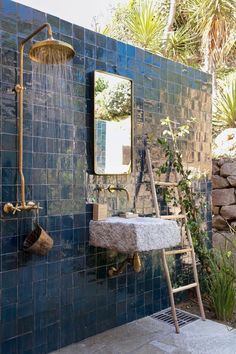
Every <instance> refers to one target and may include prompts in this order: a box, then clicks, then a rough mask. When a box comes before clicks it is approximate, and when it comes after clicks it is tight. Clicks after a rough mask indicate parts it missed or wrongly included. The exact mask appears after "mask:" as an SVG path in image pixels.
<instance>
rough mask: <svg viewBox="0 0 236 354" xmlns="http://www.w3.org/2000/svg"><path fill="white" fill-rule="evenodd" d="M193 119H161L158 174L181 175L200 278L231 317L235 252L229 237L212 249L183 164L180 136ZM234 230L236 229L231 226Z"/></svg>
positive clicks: (235, 298)
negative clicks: (223, 244)
mask: <svg viewBox="0 0 236 354" xmlns="http://www.w3.org/2000/svg"><path fill="white" fill-rule="evenodd" d="M192 122H193V120H188V121H187V124H186V125H182V126H180V127H179V128H178V129H174V124H175V123H174V122H172V121H171V120H170V119H169V118H166V119H164V120H162V125H163V126H165V127H166V129H165V130H164V132H163V135H164V136H163V138H161V139H159V140H158V141H159V144H160V145H161V147H162V149H163V150H164V152H165V157H166V161H165V162H164V164H162V165H161V166H160V168H159V170H158V173H159V175H160V174H162V173H170V172H171V171H173V169H175V170H176V171H177V173H178V175H179V177H180V181H179V189H180V190H181V192H182V198H181V199H180V203H181V205H182V206H183V207H184V209H185V211H186V213H187V219H188V223H187V227H188V228H189V230H190V232H191V235H192V238H193V243H194V248H195V251H196V255H197V257H198V259H199V261H200V263H201V269H200V270H201V277H200V282H201V285H202V287H203V288H204V290H205V292H206V295H207V297H208V300H209V303H210V306H211V307H212V309H213V311H214V312H215V315H216V317H217V318H218V319H219V320H230V319H231V317H232V315H233V311H234V309H235V306H236V286H235V282H236V273H235V267H234V260H233V255H232V252H230V251H228V250H227V245H228V243H229V242H230V243H231V245H232V246H233V247H235V244H234V242H233V241H231V240H228V239H227V240H226V250H225V251H220V250H217V249H214V250H209V249H208V248H207V245H206V232H205V231H204V229H203V227H202V224H203V220H202V215H201V205H202V204H201V201H200V202H199V196H198V195H197V193H196V192H194V191H193V189H192V188H191V171H190V170H188V169H186V168H184V164H183V160H182V155H181V152H180V150H179V148H178V139H179V138H180V137H181V138H183V137H184V136H186V135H188V134H189V132H190V126H191V124H192ZM166 200H167V201H171V200H172V203H173V201H174V203H176V204H177V201H176V197H175V194H174V193H173V192H172V191H171V190H170V193H169V194H168V192H166ZM231 232H234V233H235V230H233V229H232V228H231Z"/></svg>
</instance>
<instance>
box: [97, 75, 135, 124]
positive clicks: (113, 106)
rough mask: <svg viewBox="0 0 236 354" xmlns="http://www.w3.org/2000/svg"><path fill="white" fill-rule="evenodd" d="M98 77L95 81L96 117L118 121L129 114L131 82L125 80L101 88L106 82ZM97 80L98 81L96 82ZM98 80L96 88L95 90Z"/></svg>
mask: <svg viewBox="0 0 236 354" xmlns="http://www.w3.org/2000/svg"><path fill="white" fill-rule="evenodd" d="M99 79H100V78H98V79H97V80H96V83H95V95H96V98H95V100H96V106H95V116H96V118H97V119H102V120H114V121H119V120H121V119H123V118H127V116H130V115H131V83H130V81H128V80H127V82H126V81H124V80H122V82H118V83H117V84H115V85H114V86H113V87H110V88H109V87H107V88H104V89H103V90H101V89H102V88H103V87H104V86H105V84H107V86H108V83H106V81H105V80H103V79H101V80H99ZM98 80H99V82H98ZM97 82H98V90H97Z"/></svg>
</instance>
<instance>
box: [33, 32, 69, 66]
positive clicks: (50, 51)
mask: <svg viewBox="0 0 236 354" xmlns="http://www.w3.org/2000/svg"><path fill="white" fill-rule="evenodd" d="M74 55H75V50H74V48H73V47H72V46H71V45H70V44H69V43H66V42H62V41H59V40H57V39H53V38H49V39H46V40H44V41H40V42H37V43H35V44H33V45H32V47H31V49H30V51H29V57H30V59H31V60H33V61H35V62H37V63H40V64H63V63H66V62H67V61H68V60H70V59H72V58H73V57H74Z"/></svg>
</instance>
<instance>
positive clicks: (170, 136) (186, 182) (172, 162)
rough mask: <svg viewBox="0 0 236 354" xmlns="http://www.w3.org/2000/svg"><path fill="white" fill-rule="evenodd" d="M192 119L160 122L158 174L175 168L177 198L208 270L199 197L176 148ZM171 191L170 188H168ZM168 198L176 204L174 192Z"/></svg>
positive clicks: (196, 247) (207, 255)
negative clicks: (180, 122)
mask: <svg viewBox="0 0 236 354" xmlns="http://www.w3.org/2000/svg"><path fill="white" fill-rule="evenodd" d="M193 121H194V120H193V119H192V120H187V122H186V124H185V125H182V126H180V127H179V128H177V129H174V128H173V126H174V122H173V121H171V120H170V119H169V118H166V119H163V120H162V122H161V124H162V125H163V126H165V127H166V129H165V130H164V132H163V136H164V137H163V138H159V139H158V142H159V144H160V145H161V147H162V149H163V151H164V153H165V157H166V161H165V162H164V163H163V164H162V165H161V166H160V167H159V169H158V174H159V175H161V174H166V173H171V172H172V171H173V170H175V171H176V172H177V174H178V177H179V179H180V180H179V186H178V187H179V190H180V191H181V194H182V198H181V199H180V200H179V202H180V203H181V205H182V207H183V208H184V209H185V211H186V214H187V219H188V224H187V226H188V228H189V230H190V232H191V234H192V238H193V243H194V248H195V251H196V254H197V256H198V259H199V260H200V263H201V265H202V267H203V269H204V271H206V272H207V271H208V268H209V262H208V258H209V251H208V248H207V246H206V236H207V234H206V231H205V230H204V229H203V220H202V215H201V208H199V203H201V199H200V197H199V195H197V193H196V192H194V191H193V189H192V187H191V185H192V179H191V171H190V170H188V169H186V168H185V167H184V164H183V159H182V154H181V152H180V150H179V148H178V139H179V138H180V137H184V136H186V135H187V134H189V132H190V126H191V124H192V123H193ZM170 193H171V190H170ZM169 199H170V200H171V199H172V200H173V201H174V204H177V200H176V196H175V194H174V193H172V194H171V195H169Z"/></svg>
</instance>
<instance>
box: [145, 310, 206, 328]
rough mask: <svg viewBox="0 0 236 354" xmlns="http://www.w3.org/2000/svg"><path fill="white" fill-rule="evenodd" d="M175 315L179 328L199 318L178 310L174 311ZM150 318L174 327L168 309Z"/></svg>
mask: <svg viewBox="0 0 236 354" xmlns="http://www.w3.org/2000/svg"><path fill="white" fill-rule="evenodd" d="M176 315H177V319H178V323H179V327H183V326H186V325H187V324H189V323H192V322H194V321H197V320H199V319H200V317H198V316H197V315H193V314H191V313H188V312H185V311H183V310H179V309H176ZM150 317H151V318H153V319H154V320H158V321H162V322H165V323H167V324H169V325H170V326H174V320H173V317H172V312H171V308H170V307H168V308H167V309H165V310H162V311H160V312H156V313H154V314H152V315H151V316H150Z"/></svg>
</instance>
